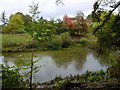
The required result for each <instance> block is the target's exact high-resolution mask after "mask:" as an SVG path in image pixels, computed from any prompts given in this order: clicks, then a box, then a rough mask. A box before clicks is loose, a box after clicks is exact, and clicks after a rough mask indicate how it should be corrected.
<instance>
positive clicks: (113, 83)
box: [36, 70, 120, 90]
mask: <svg viewBox="0 0 120 90" xmlns="http://www.w3.org/2000/svg"><path fill="white" fill-rule="evenodd" d="M36 86H40V87H43V88H49V89H55V90H58V89H62V90H66V89H69V90H74V89H75V90H79V89H90V88H91V89H93V88H101V89H105V88H120V86H119V80H117V79H115V78H111V76H110V74H108V73H106V72H104V71H102V70H101V71H96V72H91V71H87V72H86V73H85V74H83V75H76V76H69V77H65V78H62V77H60V76H57V77H56V78H54V79H53V80H51V81H49V82H45V83H38V84H36Z"/></svg>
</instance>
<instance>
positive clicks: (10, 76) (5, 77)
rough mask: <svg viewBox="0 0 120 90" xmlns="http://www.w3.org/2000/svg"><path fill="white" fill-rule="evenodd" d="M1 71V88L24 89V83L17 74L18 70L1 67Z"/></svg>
mask: <svg viewBox="0 0 120 90" xmlns="http://www.w3.org/2000/svg"><path fill="white" fill-rule="evenodd" d="M2 69H3V70H2V88H25V82H24V81H23V78H22V76H21V75H20V74H19V71H20V69H18V68H17V67H15V66H13V67H9V66H8V67H5V66H3V65H2Z"/></svg>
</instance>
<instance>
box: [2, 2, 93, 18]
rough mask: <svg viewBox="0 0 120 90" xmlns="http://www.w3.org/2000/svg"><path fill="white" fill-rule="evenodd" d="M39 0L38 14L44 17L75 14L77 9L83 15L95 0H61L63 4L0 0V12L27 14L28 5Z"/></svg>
mask: <svg viewBox="0 0 120 90" xmlns="http://www.w3.org/2000/svg"><path fill="white" fill-rule="evenodd" d="M33 1H34V2H39V11H41V13H40V16H43V17H44V18H52V17H63V16H64V15H66V14H67V15H68V16H75V15H76V12H77V11H79V10H80V11H82V12H83V13H84V14H85V16H87V15H88V14H90V12H91V11H92V8H93V4H94V2H95V0H63V1H64V5H59V6H57V5H56V4H55V2H56V0H0V13H1V12H3V11H4V10H5V12H6V14H7V16H9V15H10V14H15V13H16V12H23V13H24V14H29V5H30V4H31V3H32V2H33Z"/></svg>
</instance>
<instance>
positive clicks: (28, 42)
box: [0, 33, 74, 52]
mask: <svg viewBox="0 0 120 90" xmlns="http://www.w3.org/2000/svg"><path fill="white" fill-rule="evenodd" d="M0 36H1V37H2V52H24V51H25V52H29V51H32V50H33V51H37V50H42V51H45V50H58V49H61V48H67V47H68V46H70V45H73V44H74V41H73V40H71V37H70V35H69V34H67V33H63V34H61V35H55V36H54V37H53V38H52V39H51V40H49V41H42V42H40V41H38V40H35V39H33V37H31V36H30V35H29V34H0Z"/></svg>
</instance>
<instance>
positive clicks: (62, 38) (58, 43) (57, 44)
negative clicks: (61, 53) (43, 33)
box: [48, 33, 71, 50]
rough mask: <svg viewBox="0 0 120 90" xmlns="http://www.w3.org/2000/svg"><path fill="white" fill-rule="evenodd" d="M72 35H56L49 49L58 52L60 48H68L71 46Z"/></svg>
mask: <svg viewBox="0 0 120 90" xmlns="http://www.w3.org/2000/svg"><path fill="white" fill-rule="evenodd" d="M70 40H71V39H70V34H69V33H62V34H60V35H56V36H54V37H53V38H52V40H51V41H50V43H49V45H48V49H52V50H57V49H60V48H67V47H68V46H69V45H70V44H71V41H70Z"/></svg>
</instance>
